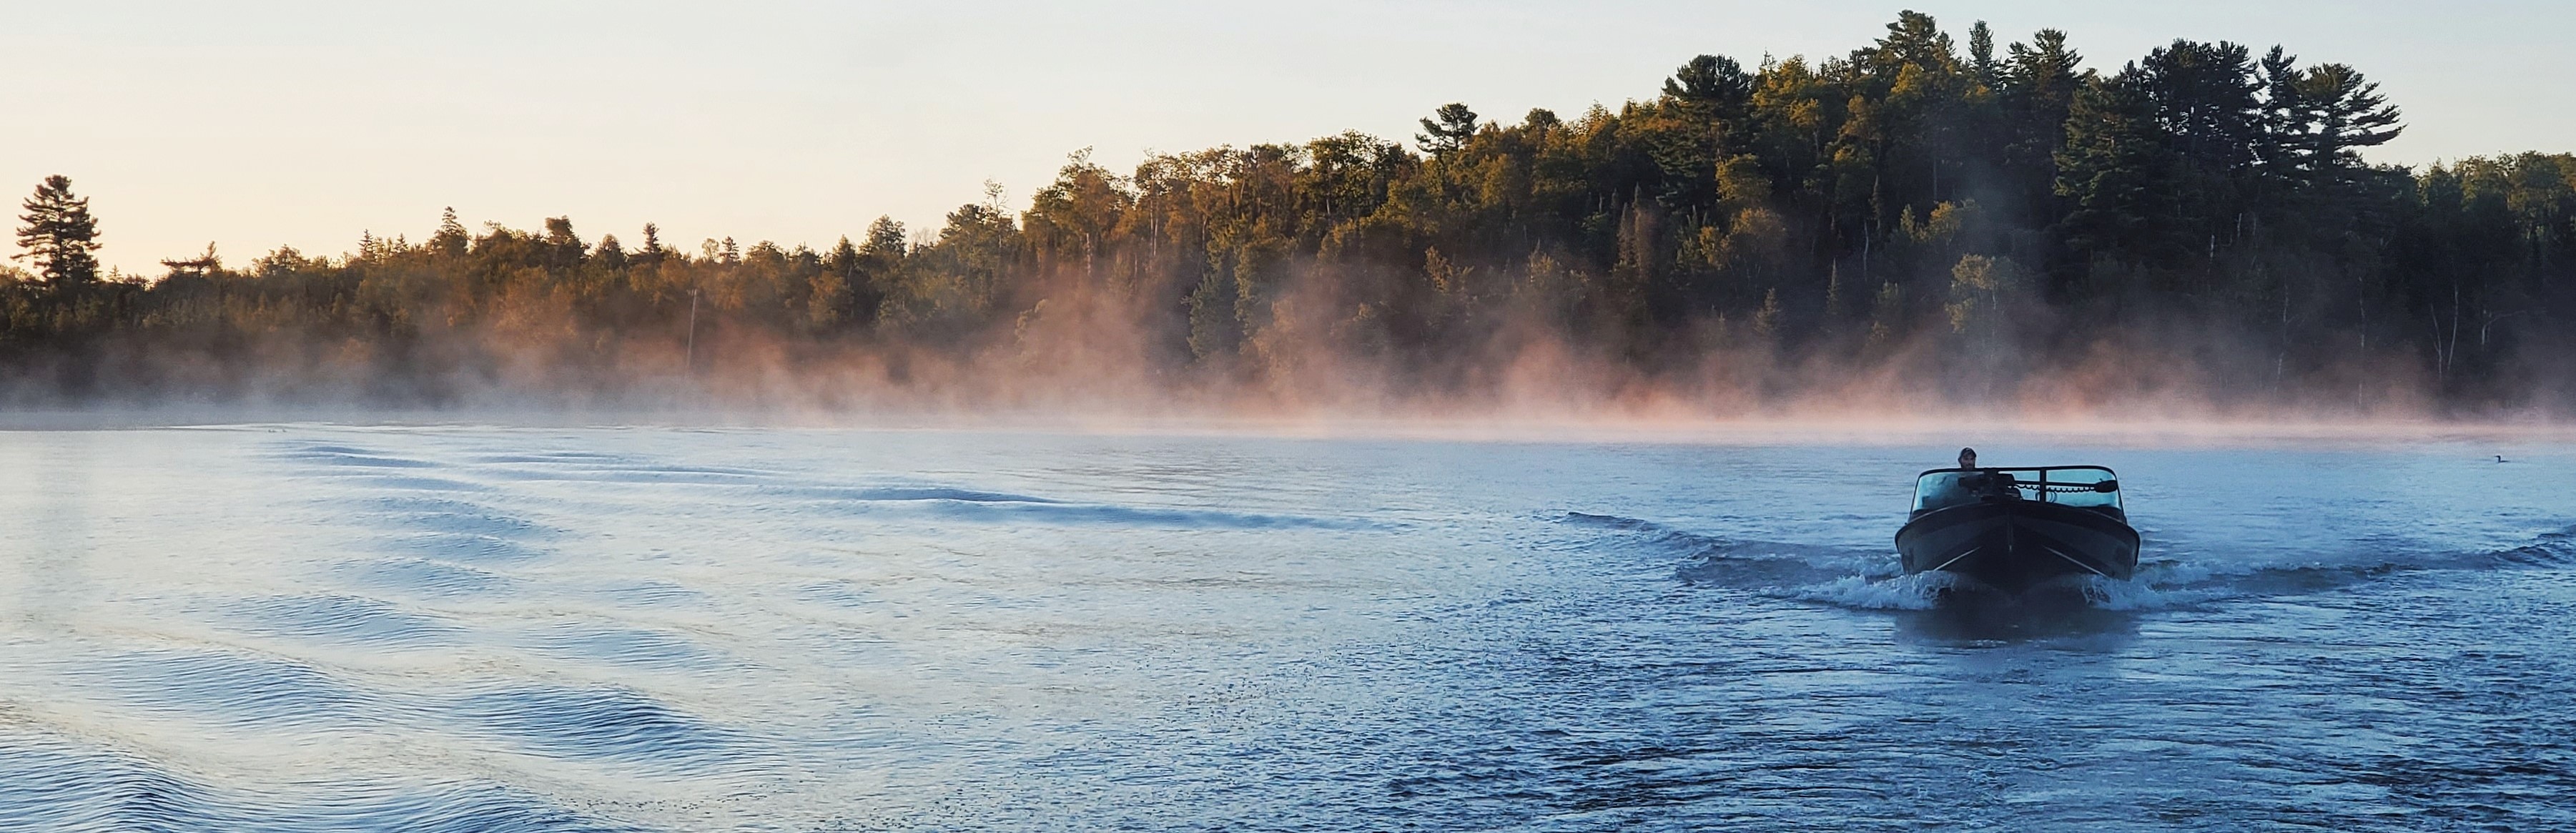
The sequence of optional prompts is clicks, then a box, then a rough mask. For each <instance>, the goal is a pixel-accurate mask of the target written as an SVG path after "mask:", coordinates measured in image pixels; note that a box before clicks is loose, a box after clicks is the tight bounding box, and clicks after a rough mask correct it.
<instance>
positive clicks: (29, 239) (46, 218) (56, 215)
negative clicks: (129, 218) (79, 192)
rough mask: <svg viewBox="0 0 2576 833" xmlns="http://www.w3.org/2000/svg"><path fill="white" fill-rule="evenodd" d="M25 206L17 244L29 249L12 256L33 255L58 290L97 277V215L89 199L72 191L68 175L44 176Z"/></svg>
mask: <svg viewBox="0 0 2576 833" xmlns="http://www.w3.org/2000/svg"><path fill="white" fill-rule="evenodd" d="M23 206H24V207H25V208H26V209H27V213H25V214H22V215H19V216H18V220H19V221H20V222H23V223H26V225H24V226H20V227H19V228H18V247H19V248H22V249H25V250H26V251H24V252H21V253H19V254H17V255H14V256H12V257H11V258H10V259H11V260H25V259H28V258H34V259H35V261H36V271H37V272H38V273H39V274H42V275H44V276H45V282H46V283H47V284H50V285H52V286H53V287H54V288H55V289H58V290H61V289H71V288H76V287H81V286H86V285H88V284H89V283H91V282H93V281H96V280H98V258H96V257H92V256H91V255H90V253H91V252H95V251H98V218H95V217H92V216H90V214H89V200H87V199H84V198H81V197H76V196H73V195H72V181H71V179H70V178H69V177H65V176H63V175H61V174H55V175H53V176H49V177H45V181H44V182H42V183H39V184H37V186H36V193H35V195H34V196H30V197H28V198H27V201H26V202H25V203H24V204H23Z"/></svg>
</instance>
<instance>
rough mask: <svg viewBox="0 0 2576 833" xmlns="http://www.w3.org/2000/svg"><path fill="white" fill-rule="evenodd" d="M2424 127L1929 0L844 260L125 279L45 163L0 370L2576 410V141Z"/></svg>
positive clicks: (2342, 98) (833, 250)
mask: <svg viewBox="0 0 2576 833" xmlns="http://www.w3.org/2000/svg"><path fill="white" fill-rule="evenodd" d="M2403 129H2404V126H2403V124H2402V122H2401V114H2400V111H2399V110H2398V108H2397V107H2396V106H2395V105H2393V104H2391V103H2390V102H2388V101H2387V100H2386V98H2385V97H2384V96H2383V95H2382V94H2381V93H2380V92H2379V88H2378V85H2376V84H2375V83H2372V82H2371V81H2370V80H2369V79H2368V78H2367V77H2365V76H2364V75H2363V74H2362V73H2361V72H2360V71H2358V70H2356V69H2354V68H2353V67H2350V66H2347V65H2344V64H2337V63H2309V62H2303V61H2301V60H2300V59H2299V58H2298V57H2297V56H2296V55H2293V54H2290V53H2288V52H2286V51H2285V50H2284V49H2282V48H2280V47H2272V48H2270V49H2266V50H2260V51H2258V50H2256V49H2255V48H2253V47H2249V46H2246V45H2242V44H2234V43H2225V42H2218V43H2205V42H2196V41H2189V40H2177V41H2174V42H2173V43H2171V44H2169V45H2166V46H2162V47H2158V48H2156V49H2153V50H2151V51H2150V52H2148V53H2147V54H2146V55H2144V56H2141V57H2139V58H2136V59H2135V60H2130V61H2126V62H2123V63H2121V64H2120V65H2118V66H2116V67H2112V66H2107V65H2104V66H2096V65H2093V64H2091V63H2090V62H2088V60H2087V58H2086V57H2085V56H2083V55H2082V54H2080V53H2079V52H2078V51H2077V50H2076V49H2075V48H2074V47H2073V46H2072V45H2071V44H2070V42H2069V40H2068V37H2067V36H2066V35H2065V34H2064V33H2062V32H2059V31H2055V30H2043V31H2040V32H2037V33H2035V34H2033V35H2031V36H2030V37H2029V38H2028V39H2026V40H2022V41H2017V42H2012V43H2008V44H2000V45H1999V44H1998V43H1997V42H1996V38H1995V36H1994V34H1993V33H1992V32H1990V31H1989V30H1988V28H1987V27H1986V25H1985V24H1983V23H1977V24H1975V25H1974V26H1972V27H1971V28H1970V29H1969V30H1968V31H1967V33H1966V43H1965V45H1964V48H1963V47H1962V45H1961V44H1960V43H1959V42H1958V40H1957V39H1956V38H1955V37H1954V36H1953V34H1951V33H1950V32H1948V31H1945V30H1943V29H1942V28H1941V27H1940V26H1939V25H1938V24H1937V22H1936V21H1935V20H1934V19H1933V18H1932V17H1930V16H1928V15H1923V14H1918V13H1914V12H1905V13H1903V14H1901V15H1900V16H1899V17H1898V19H1897V20H1895V21H1894V22H1892V23H1889V24H1888V25H1887V26H1886V28H1885V31H1884V32H1883V33H1881V34H1880V35H1879V36H1878V37H1877V38H1876V39H1875V40H1873V41H1871V42H1870V43H1869V44H1868V45H1866V46H1863V47H1861V48H1858V49H1854V50H1852V51H1850V52H1849V53H1847V54H1844V55H1837V56H1828V57H1824V58H1821V59H1813V60H1811V59H1808V58H1806V57H1792V58H1787V59H1774V58H1771V57H1767V56H1766V57H1764V58H1762V59H1761V60H1760V61H1759V62H1758V63H1756V64H1753V65H1751V66H1747V65H1746V64H1744V63H1742V62H1740V61H1737V60H1735V59H1732V58H1729V57H1724V56H1716V55H1702V56H1698V57H1695V58H1692V59H1690V60H1689V61H1687V62H1685V63H1683V64H1682V65H1680V66H1679V67H1678V68H1677V69H1676V70H1675V71H1674V72H1673V74H1672V75H1671V76H1670V77H1668V78H1666V79H1664V80H1663V82H1662V85H1661V88H1660V90H1659V92H1658V93H1657V94H1655V95H1653V96H1651V97H1648V98H1644V99H1638V100H1630V101H1627V102H1625V103H1623V104H1621V105H1620V106H1619V107H1618V108H1616V109H1615V110H1614V109H1611V108H1608V107H1604V106H1600V105H1594V106H1592V107H1591V108H1589V109H1587V110H1585V111H1583V112H1581V113H1578V114H1574V115H1571V116H1565V115H1560V114H1558V113H1556V112H1553V111H1550V110H1545V109H1539V110H1532V111H1530V112H1528V113H1527V114H1524V115H1522V116H1521V117H1520V118H1519V119H1518V121H1516V122H1514V121H1500V120H1489V119H1488V118H1486V117H1485V116H1484V115H1482V114H1479V113H1477V112H1476V111H1474V110H1473V109H1472V108H1470V107H1469V106H1467V105H1465V104H1449V105H1446V106H1443V107H1440V108H1438V109H1437V110H1436V111H1435V112H1434V113H1432V114H1431V115H1430V116H1429V117H1427V118H1424V119H1422V121H1421V132H1420V133H1419V134H1417V135H1415V136H1413V137H1411V138H1412V139H1413V142H1412V143H1411V146H1410V147H1408V146H1407V145H1406V144H1404V143H1401V142H1398V141H1393V140H1389V139H1385V138H1381V137H1376V136H1370V135H1365V134H1362V133H1357V132H1348V133H1342V134H1338V135H1333V136H1326V137H1323V138H1318V139H1314V140H1311V141H1306V142H1303V143H1292V144H1259V145H1252V146H1249V147H1242V148H1236V147H1220V148H1215V149H1210V150H1204V151H1198V152H1191V153H1176V154H1158V155H1153V156H1151V157H1149V158H1147V159H1146V160H1144V161H1143V162H1142V163H1141V164H1139V165H1138V166H1136V168H1135V169H1134V170H1132V171H1129V172H1123V173H1122V172H1117V171H1112V170H1109V169H1107V168H1105V167H1103V166H1101V165H1098V164H1096V163H1094V162H1092V161H1091V159H1090V155H1089V153H1088V152H1087V151H1086V152H1083V153H1077V154H1075V155H1074V156H1073V157H1072V158H1071V159H1070V160H1069V162H1068V164H1066V165H1065V166H1064V168H1063V169H1062V170H1061V171H1060V172H1059V174H1058V175H1057V177H1056V178H1055V180H1054V181H1052V182H1050V183H1048V184H1046V185H1045V186H1044V187H1043V188H1041V189H1039V190H1038V191H1037V192H1036V193H1035V194H1034V195H1033V196H1032V198H1031V199H1030V201H1029V203H1028V205H1027V206H1026V207H1025V208H1024V209H1020V210H1017V211H1014V210H1012V209H1010V208H1009V207H1006V206H1005V205H1004V204H1003V203H1002V201H1001V199H1000V194H999V190H998V188H994V189H991V190H990V191H989V192H988V194H987V195H986V196H987V198H986V199H985V200H983V201H981V202H976V203H970V204H967V205H964V206H961V207H960V208H958V209H957V210H956V211H954V212H951V213H950V214H948V216H947V217H946V220H945V223H944V224H943V225H941V226H940V227H939V228H938V229H936V230H935V231H933V232H929V233H924V234H919V235H915V234H912V233H911V232H909V231H908V230H907V229H906V228H904V226H903V225H902V224H900V223H897V222H895V221H893V220H891V219H886V218H880V219H878V220H877V221H876V222H875V223H874V224H872V225H870V226H868V227H867V229H866V230H865V231H864V232H863V233H862V234H860V235H858V238H857V239H856V240H855V241H854V240H852V239H850V238H847V237H845V238H842V239H840V240H839V241H837V242H835V243H834V244H832V245H831V246H829V247H826V248H824V249H822V250H816V249H812V248H809V247H807V246H804V245H797V246H793V247H789V246H783V245H780V244H777V243H773V242H766V241H763V242H756V243H753V244H751V245H749V246H742V245H739V244H737V243H736V242H735V241H734V240H733V239H730V238H728V239H723V240H708V241H704V242H702V243H700V244H698V245H697V246H695V247H687V248H682V247H675V246H673V245H670V244H668V243H666V242H665V241H663V240H661V239H660V235H659V231H658V230H657V229H656V228H655V227H653V226H651V225H647V226H645V227H644V228H643V229H641V231H640V234H639V235H637V236H636V238H635V239H634V240H631V241H629V240H620V239H619V238H617V237H616V236H614V235H603V236H601V237H599V238H598V239H597V240H586V239H584V238H583V237H582V236H581V235H579V234H577V233H576V232H575V230H574V226H573V224H572V222H571V220H570V219H568V218H553V219H548V220H546V221H545V222H544V224H543V227H542V229H541V230H536V231H528V230H519V229H513V228H508V227H504V226H500V225H487V226H485V227H484V228H482V229H480V230H479V231H478V230H473V229H468V228H467V227H466V226H465V225H464V224H463V223H461V222H460V221H459V220H458V219H457V218H456V217H455V216H454V214H453V212H452V211H451V212H450V213H449V214H448V215H447V216H445V217H444V218H443V219H442V220H441V222H440V224H439V226H438V227H437V229H436V230H435V231H434V232H433V233H431V234H430V235H429V237H428V238H427V239H425V240H421V241H417V242H415V241H411V240H409V239H406V238H405V237H402V236H395V237H391V238H380V237H376V236H373V235H372V234H370V235H367V236H365V237H362V238H361V240H360V241H359V244H358V246H357V248H356V250H355V251H354V252H349V253H345V254H342V255H337V256H328V257H322V256H308V255H306V254H304V253H301V252H298V251H295V250H294V249H291V248H281V249H278V250H276V251H273V252H270V253H268V254H266V255H263V256H260V257H258V258H255V259H253V260H251V261H249V262H248V263H247V264H242V265H238V266H236V265H228V264H226V263H225V262H224V260H223V259H222V258H221V257H219V256H218V254H217V253H216V252H215V251H213V249H212V247H209V249H208V250H207V251H206V252H204V253H203V254H200V255H194V256H190V257H185V258H174V259H171V260H167V261H163V265H164V266H165V267H166V270H167V271H166V273H165V274H162V275H157V276H149V277H146V276H136V275H125V274H105V275H102V274H100V272H99V266H98V263H97V261H96V260H95V259H94V257H93V256H92V254H91V252H93V251H94V250H95V247H96V239H97V236H98V233H99V232H98V223H97V221H96V219H95V218H93V217H91V216H90V214H89V212H88V208H87V203H86V202H85V201H84V200H82V199H80V198H78V197H77V196H75V195H74V194H73V193H72V191H71V188H70V183H69V181H68V180H66V179H64V178H62V177H52V178H49V179H47V180H46V181H45V182H44V183H43V184H41V185H40V186H39V187H38V188H37V190H36V193H35V194H34V196H32V197H30V198H29V199H28V200H27V202H26V203H25V208H26V211H27V213H26V214H25V215H23V216H22V217H21V220H22V222H23V223H24V225H23V227H22V228H21V230H20V232H19V235H18V240H19V243H20V246H21V247H22V249H24V253H23V254H21V255H20V262H22V263H25V264H27V266H28V267H30V268H25V269H15V268H13V269H11V270H9V271H7V272H6V274H5V275H0V359H5V362H6V364H5V368H6V373H7V374H9V376H8V380H7V381H8V382H9V384H10V385H11V386H12V387H10V388H9V390H10V391H11V392H12V393H13V395H15V396H18V397H19V398H21V399H25V398H31V397H74V398H78V397H103V396H104V397H114V396H166V395H174V394H175V395H187V396H201V397H217V398H221V397H228V396H242V395H253V394H259V395H282V396H290V397H291V396H342V395H347V394H349V393H350V392H352V391H355V392H357V393H358V394H359V395H361V396H364V397H368V398H376V399H386V400H394V401H403V402H411V403H426V404H436V403H439V402H442V401H447V400H450V399H452V398H454V397H456V396H458V395H461V394H460V392H461V391H465V390H469V389H473V388H475V387H477V386H491V385H498V386H501V387H509V386H511V385H536V386H540V387H549V386H550V387H553V388H557V389H560V388H562V387H564V386H566V385H569V386H571V387H574V388H580V389H584V390H599V391H610V390H632V389H655V390H662V389H675V388H681V389H707V388H709V386H710V385H712V386H714V387H717V388H721V387H723V386H724V385H725V384H728V383H729V380H730V381H739V380H740V379H742V378H745V377H746V376H761V377H763V378H767V379H771V380H773V381H774V382H776V383H778V384H786V385H790V386H793V385H800V384H801V385H806V386H809V387H810V386H825V387H829V386H844V387H854V388H881V389H903V388H908V387H909V388H923V387H929V386H936V385H941V384H950V383H954V382H956V381H957V380H958V377H961V376H963V377H975V378H981V379H986V380H992V379H1002V378H1010V379H1041V378H1043V379H1055V380H1057V381H1058V382H1059V383H1062V384H1066V385H1072V386H1080V385H1082V384H1085V383H1086V382H1085V380H1087V379H1092V378H1095V377H1097V376H1099V375H1100V374H1102V373H1104V372H1107V373H1110V374H1111V375H1115V376H1117V377H1119V378H1121V379H1125V380H1129V381H1132V382H1134V383H1135V384H1137V385H1140V386H1141V387H1140V388H1139V389H1140V390H1144V391H1147V392H1148V393H1152V392H1157V391H1159V392H1166V393H1168V392H1171V391H1180V390H1196V391H1207V390H1219V391H1260V392H1266V394H1267V395H1271V396H1274V397H1278V396H1285V397H1287V398H1291V399H1295V398H1299V394H1300V392H1301V391H1303V392H1306V393H1312V392H1313V390H1317V389H1323V388H1329V387H1332V386H1333V385H1335V384H1339V383H1346V382H1347V381H1348V380H1349V379H1352V378H1357V377H1365V378H1367V379H1369V380H1371V382H1370V384H1372V385H1374V386H1375V387H1376V388H1377V389H1380V390H1383V391H1401V392H1409V393H1420V394H1433V395H1447V396H1453V397H1466V398H1473V397H1474V396H1476V395H1477V394H1478V392H1479V391H1489V390H1491V389H1493V388H1494V387H1496V386H1497V385H1501V384H1504V383H1505V382H1506V381H1507V380H1509V379H1512V378H1519V377H1514V375H1513V374H1514V373H1516V372H1518V371H1519V370H1522V369H1526V368H1528V367H1530V366H1531V365H1532V363H1533V359H1532V357H1533V356H1555V357H1558V361H1557V362H1556V364H1554V365H1550V366H1554V367H1560V368H1579V369H1580V372H1574V373H1567V372H1558V373H1556V374H1554V375H1552V376H1546V379H1547V380H1548V381H1546V382H1543V383H1544V384H1564V385H1572V386H1584V385H1590V386H1592V387H1593V389H1594V391H1593V392H1595V393H1606V394H1608V395H1617V394H1618V392H1619V391H1620V390H1622V389H1630V388H1634V387H1637V386H1646V387H1657V386H1661V387H1663V388H1672V389H1685V390H1701V391H1706V390H1710V389H1715V388H1723V389H1726V390H1729V391H1733V392H1735V393H1737V394H1741V395H1744V396H1749V397H1751V398H1752V399H1754V400H1759V399H1760V398H1762V397H1764V396H1767V395H1775V394H1777V395H1793V394H1795V393H1796V392H1798V391H1800V390H1802V389H1806V388H1810V387H1813V386H1815V385H1816V384H1818V383H1819V380H1821V379H1828V378H1830V379H1833V380H1835V383H1836V384H1844V385H1849V384H1855V383H1856V382H1855V381H1854V380H1856V379H1857V380H1867V379H1891V380H1896V381H1897V382H1898V383H1899V384H1902V385H1907V386H1911V387H1912V388H1915V389H1919V392H1920V393H1921V394H1922V395H1926V396H1934V397H1941V398H1946V399H1948V400H1951V401H1954V402H1985V403H1994V402H2002V403H2013V402H2029V401H2031V400H2033V399H2041V400H2048V401H2050V402H2053V403H2055V404H2059V405H2064V406H2068V407H2082V406H2085V405H2087V404H2088V403H2090V402H2093V401H2096V400H2099V399H2101V398H2102V397H2106V396H2117V395H2119V394H2122V393H2128V394H2140V393H2147V394H2151V393H2153V392H2154V391H2155V390H2156V388H2157V386H2159V385H2168V386H2188V387H2191V388H2193V389H2195V390H2197V391H2198V392H2199V393H2200V394H2201V395H2203V396H2205V397H2208V398H2212V399H2218V400H2226V401H2248V402H2275V403H2311V404H2314V403H2329V404H2341V405H2348V406H2352V407H2359V408H2368V407H2370V406H2371V405H2372V404H2373V403H2374V402H2376V401H2380V400H2385V399H2387V398H2390V397H2397V396H2401V395H2402V396H2414V397H2418V398H2421V399H2424V400H2427V401H2430V402H2434V403H2437V404H2439V405H2441V406H2442V407H2447V408H2453V409H2471V410H2476V409H2498V408H2556V407H2558V406H2562V405H2565V404H2568V400H2567V395H2568V394H2570V393H2576V386H2571V383H2576V371H2571V370H2570V365H2569V364H2568V363H2567V362H2565V361H2564V360H2563V359H2564V358H2565V357H2567V356H2569V355H2571V354H2570V348H2571V347H2576V343H2571V339H2570V337H2569V331H2568V328H2567V327H2565V326H2564V324H2563V322H2564V321H2565V320H2567V319H2566V316H2567V314H2568V313H2569V312H2571V311H2576V310H2571V302H2576V156H2571V155H2568V154H2563V153H2561V154H2541V153H2524V154H2519V155H2505V156H2494V157H2479V158H2469V159H2462V160H2455V161H2450V162H2445V163H2441V164H2436V165H2432V166H2429V167H2426V168H2423V169H2420V170H2418V169H2410V168H2404V167H2395V166H2388V165H2374V164H2371V163H2369V162H2368V161H2366V159H2365V158H2364V157H2363V155H2362V154H2363V152H2364V151H2366V150H2368V149H2370V148H2372V147H2375V146H2378V145H2381V144H2383V143H2385V142H2387V141H2389V140H2391V139H2393V138H2395V137H2396V136H2397V135H2398V134H2399V133H2400V131H2402V130H2403ZM854 367H857V368H863V369H864V372H853V371H851V368H854ZM1604 379H1609V380H1611V381H1603V380H1604ZM776 380H787V381H783V382H779V381H776ZM799 380H801V381H799ZM1528 383H1529V382H1528V381H1527V379H1526V378H1523V380H1522V381H1521V382H1518V383H1517V384H1528ZM1001 387H1006V386H1001V385H996V386H994V387H993V388H991V389H1000V388H1001ZM860 398H864V396H861V397H860ZM1308 398H1312V397H1308ZM1739 401H1741V400H1739Z"/></svg>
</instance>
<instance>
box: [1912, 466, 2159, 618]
mask: <svg viewBox="0 0 2576 833" xmlns="http://www.w3.org/2000/svg"><path fill="white" fill-rule="evenodd" d="M1896 552H1897V554H1898V555H1899V556H1900V557H1902V558H1903V559H1904V563H1905V572H1906V574H1908V575H1912V574H1915V573H1922V572H1929V571H1936V570H1937V571H1941V572H1945V573H1951V574H1954V575H1959V576H1964V577H1966V578H1969V579H1973V580H1975V581H1976V583H1977V584H1981V585H1984V586H1986V587H1990V588H1993V589H1995V590H1998V591H2001V592H2004V593H2007V594H2013V595H2020V594H2021V593H2022V592H2024V591H2027V590H2029V589H2030V588H2032V587H2034V586H2037V585H2040V584H2043V583H2046V582H2050V581H2053V580H2057V579H2063V578H2070V577H2077V576H2102V577H2105V578H2113V579H2125V578H2128V577H2129V575H2130V574H2131V573H2134V572H2136V571H2137V569H2138V531H2137V530H2135V529H2131V528H2130V527H2129V515H2128V512H2127V510H2126V509H2125V508H2123V507H2122V506H2121V505H2120V479H2119V476H2118V475H2116V474H2113V473H2112V472H2111V470H2110V469H2106V468H2103V467H2101V466H2052V467H2045V468H1975V469H1933V470H1931V471H1927V472H1924V473H1923V474H1922V475H1921V476H1920V477H1917V478H1916V479H1915V482H1914V513H1913V515H1912V517H1910V518H1909V519H1908V520H1907V521H1906V522H1905V527H1904V528H1902V529H1899V530H1897V531H1896Z"/></svg>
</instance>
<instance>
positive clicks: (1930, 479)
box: [1914, 466, 2121, 514]
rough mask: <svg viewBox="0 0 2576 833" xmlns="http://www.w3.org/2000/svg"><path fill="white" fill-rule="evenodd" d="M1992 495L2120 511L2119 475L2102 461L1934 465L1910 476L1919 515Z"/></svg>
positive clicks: (1915, 508) (1915, 507) (1916, 510)
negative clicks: (2002, 466)
mask: <svg viewBox="0 0 2576 833" xmlns="http://www.w3.org/2000/svg"><path fill="white" fill-rule="evenodd" d="M1987 497H1996V498H2003V499H2012V498H2019V499H2021V500H2037V501H2045V502H2048V503H2058V504H2064V505H2067V506H2081V507H2087V508H2094V509H2103V510H2108V511H2110V512H2114V513H2118V512H2121V506H2120V478H2119V475H2116V474H2112V473H2111V470H2110V469H2106V468H2103V467H2101V466H2052V467H2045V468H2021V469H1933V470H1931V471H1927V472H1924V473H1923V475H1922V476H1921V477H1919V478H1916V479H1915V481H1914V511H1915V512H1916V513H1918V514H1920V513H1923V512H1929V511H1931V510H1934V509H1941V508H1946V507H1951V506H1957V505H1960V504H1963V503H1975V502H1977V501H1978V500H1981V499H1984V498H1987Z"/></svg>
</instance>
